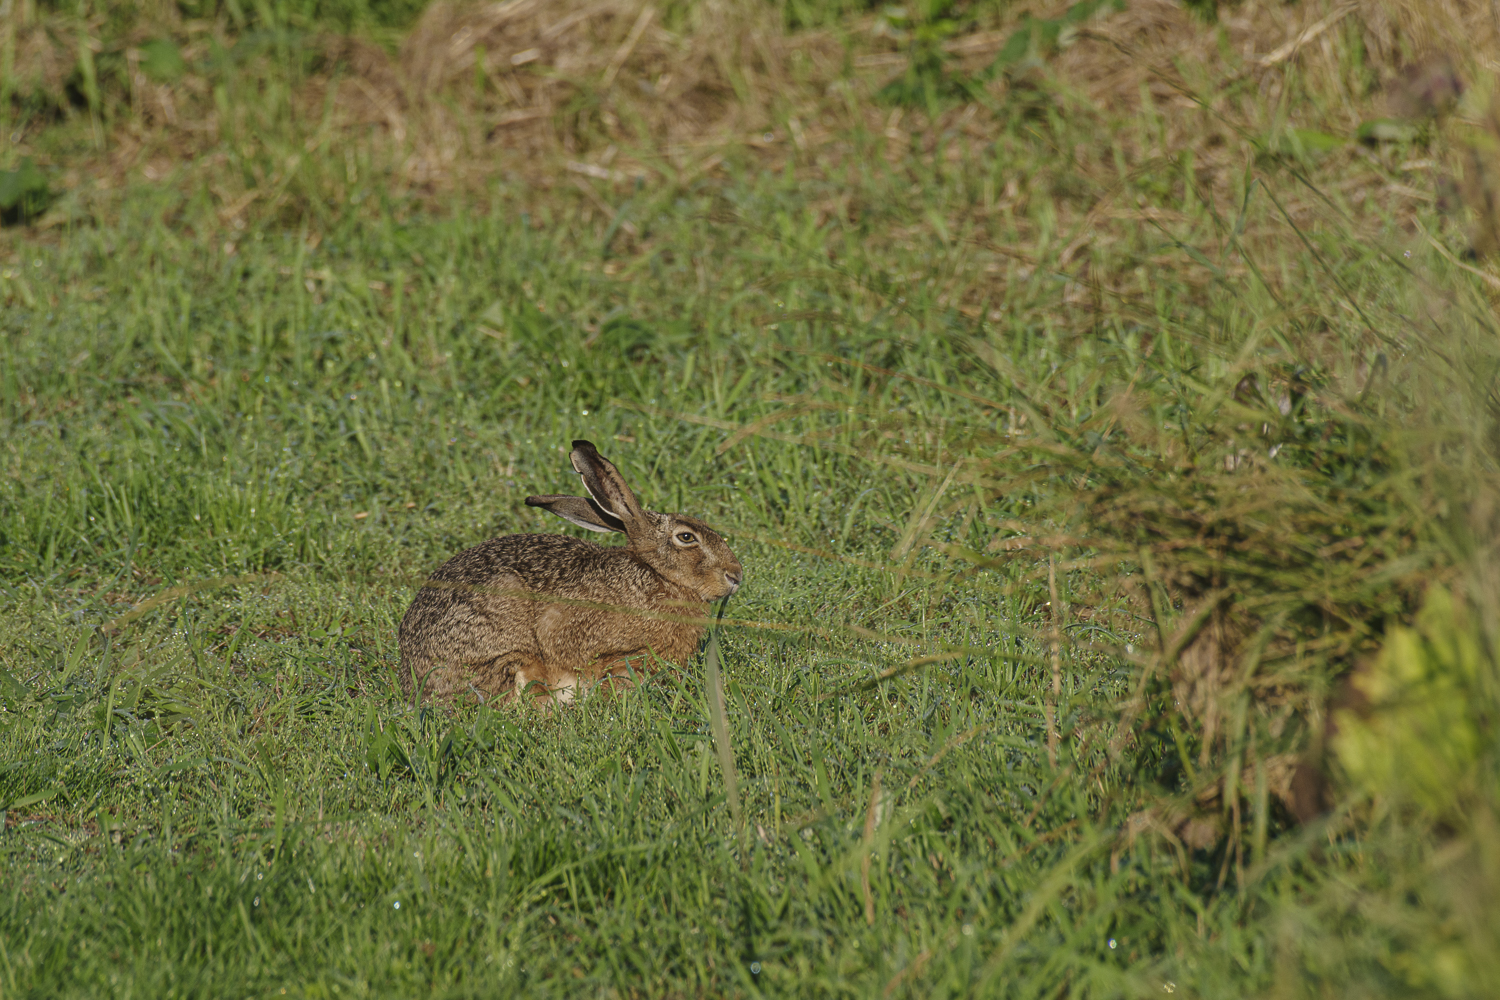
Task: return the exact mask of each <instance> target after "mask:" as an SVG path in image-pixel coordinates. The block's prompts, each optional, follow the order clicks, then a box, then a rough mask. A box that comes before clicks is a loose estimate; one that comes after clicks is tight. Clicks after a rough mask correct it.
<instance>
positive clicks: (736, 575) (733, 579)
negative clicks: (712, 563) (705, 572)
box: [724, 569, 744, 594]
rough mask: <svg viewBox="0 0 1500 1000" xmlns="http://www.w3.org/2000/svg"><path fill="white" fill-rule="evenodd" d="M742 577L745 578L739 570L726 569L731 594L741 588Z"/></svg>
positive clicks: (725, 574)
mask: <svg viewBox="0 0 1500 1000" xmlns="http://www.w3.org/2000/svg"><path fill="white" fill-rule="evenodd" d="M742 579H744V577H743V576H742V575H741V574H740V572H739V571H738V570H728V569H727V570H725V571H724V580H725V582H726V583H728V584H729V592H730V593H731V594H732V593H734V592H735V591H736V590H739V589H740V580H742Z"/></svg>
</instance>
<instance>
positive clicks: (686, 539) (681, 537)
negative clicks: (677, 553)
mask: <svg viewBox="0 0 1500 1000" xmlns="http://www.w3.org/2000/svg"><path fill="white" fill-rule="evenodd" d="M677 540H678V541H679V542H681V543H682V544H683V545H692V544H693V543H694V542H696V541H697V540H698V539H697V538H695V537H694V536H693V533H692V532H691V531H679V532H678V533H677Z"/></svg>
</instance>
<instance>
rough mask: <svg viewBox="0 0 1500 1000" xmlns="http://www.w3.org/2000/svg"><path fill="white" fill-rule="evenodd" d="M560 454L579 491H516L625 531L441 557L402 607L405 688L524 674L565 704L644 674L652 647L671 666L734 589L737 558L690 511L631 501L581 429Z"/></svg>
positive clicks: (589, 524) (592, 524)
mask: <svg viewBox="0 0 1500 1000" xmlns="http://www.w3.org/2000/svg"><path fill="white" fill-rule="evenodd" d="M571 458H572V461H573V468H574V469H575V470H577V472H578V474H579V475H580V476H582V477H583V485H584V487H585V488H586V489H587V490H588V494H589V495H588V496H586V497H575V496H541V497H527V498H526V502H527V504H529V505H531V506H533V507H542V508H544V509H546V510H549V511H551V512H552V513H554V514H557V515H559V516H560V517H564V518H567V519H568V520H569V521H572V522H573V523H574V524H576V525H578V526H580V527H583V528H587V529H589V530H590V531H603V532H609V531H619V532H623V533H624V534H625V539H626V542H625V544H624V545H619V546H604V545H595V544H594V543H592V542H585V541H583V540H582V539H578V538H572V537H569V536H567V535H506V536H505V537H504V538H492V539H490V540H489V541H487V542H485V543H483V544H482V545H476V546H474V547H473V548H472V549H465V550H464V551H463V552H460V553H459V554H458V555H456V556H454V557H453V558H452V559H449V560H448V561H447V562H446V563H444V564H443V565H442V566H440V567H439V568H438V570H437V572H435V573H433V574H432V578H431V579H429V580H428V581H427V583H426V585H424V586H423V587H422V589H421V590H420V591H418V592H417V597H416V599H415V600H414V601H412V604H411V607H410V608H408V609H407V612H406V615H405V617H403V618H402V619H401V633H400V642H401V685H402V688H403V689H404V690H405V692H406V694H407V695H408V696H418V695H420V694H426V695H428V696H430V697H432V698H434V699H437V700H441V701H449V700H452V699H454V698H455V697H458V696H461V695H463V694H465V693H468V694H473V695H476V696H477V697H479V698H480V699H481V700H489V699H491V698H494V697H496V696H501V697H503V698H505V699H506V700H510V699H513V698H515V697H517V696H518V695H520V694H521V693H523V692H525V691H526V690H527V689H528V687H531V688H532V690H533V691H534V693H536V694H538V695H543V696H550V698H551V699H553V700H554V701H556V702H560V703H567V702H569V701H571V700H573V697H574V694H575V692H576V691H577V689H578V687H579V686H580V685H588V684H595V683H608V684H616V683H622V682H624V680H625V679H626V678H628V677H629V675H630V672H631V671H635V672H636V673H640V674H645V673H649V672H650V671H651V670H652V669H653V666H654V664H655V663H656V660H655V659H654V658H653V654H654V656H655V657H657V658H660V660H662V661H665V662H667V663H671V664H675V665H678V666H683V665H685V664H686V663H687V661H688V660H689V658H690V657H692V655H693V654H694V653H695V652H696V651H697V649H698V641H699V639H701V638H702V635H703V625H702V624H700V622H701V621H702V619H703V618H704V616H705V615H706V613H707V611H708V604H709V602H711V601H714V600H717V599H719V598H722V597H728V596H729V595H730V594H732V593H734V592H735V591H736V590H738V589H739V586H740V580H741V579H742V572H743V571H742V570H741V568H740V562H739V560H738V559H736V558H735V557H734V553H732V552H730V551H729V546H728V545H726V544H725V543H724V539H723V538H721V537H719V534H718V533H717V532H716V531H714V530H713V529H712V528H710V527H709V526H708V525H706V524H704V523H703V522H702V521H700V520H698V519H697V518H693V517H688V516H686V515H683V514H661V513H658V512H656V511H653V510H644V509H642V507H641V505H640V503H639V502H638V501H637V500H636V498H635V494H634V493H632V492H631V490H630V487H629V486H627V485H626V483H625V480H624V478H623V477H622V476H621V475H620V472H619V470H618V469H616V468H615V467H614V465H613V464H611V463H610V461H609V460H608V459H606V458H605V457H604V456H603V455H600V454H599V452H598V450H597V449H595V447H594V446H593V445H592V444H591V443H589V442H588V441H574V442H573V452H572V455H571Z"/></svg>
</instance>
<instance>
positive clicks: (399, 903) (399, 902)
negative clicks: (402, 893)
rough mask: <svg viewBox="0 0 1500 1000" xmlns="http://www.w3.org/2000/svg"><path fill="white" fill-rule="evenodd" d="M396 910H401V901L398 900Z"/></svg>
mask: <svg viewBox="0 0 1500 1000" xmlns="http://www.w3.org/2000/svg"><path fill="white" fill-rule="evenodd" d="M396 909H398V910H399V909H401V900H399V899H398V900H396Z"/></svg>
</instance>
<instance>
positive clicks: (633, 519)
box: [571, 441, 644, 534]
mask: <svg viewBox="0 0 1500 1000" xmlns="http://www.w3.org/2000/svg"><path fill="white" fill-rule="evenodd" d="M571 457H572V459H573V468H574V469H576V470H578V474H579V475H580V476H582V477H583V485H584V486H585V487H587V488H588V491H589V496H591V497H593V498H594V502H595V503H597V504H598V505H599V506H600V507H601V508H602V509H603V510H604V512H605V513H606V514H612V515H614V517H615V518H616V519H617V520H619V521H620V523H621V524H623V525H624V526H625V531H626V533H627V534H629V529H630V526H631V524H632V523H635V524H639V523H640V521H641V520H642V518H643V517H644V514H643V513H642V511H641V505H640V504H639V503H638V502H637V501H636V499H635V494H634V493H632V492H630V487H629V486H626V485H625V477H624V476H621V475H620V470H619V469H616V468H615V467H614V464H613V463H611V462H610V460H609V459H607V458H605V457H604V456H603V455H601V454H599V450H598V449H597V448H595V447H594V446H593V444H592V443H591V442H588V441H574V442H573V454H572V456H571Z"/></svg>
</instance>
